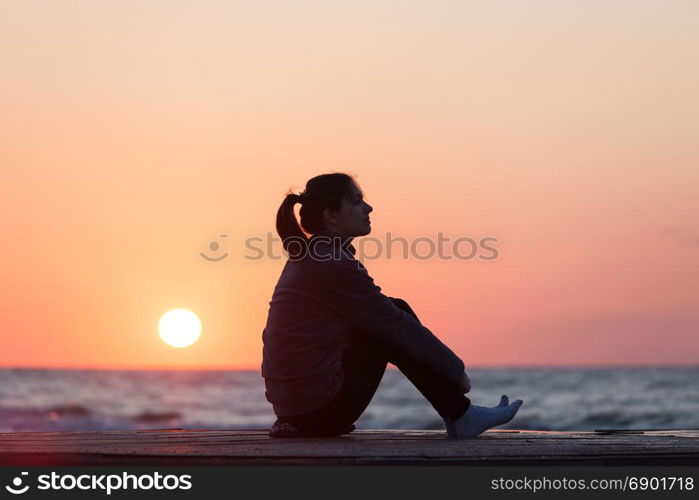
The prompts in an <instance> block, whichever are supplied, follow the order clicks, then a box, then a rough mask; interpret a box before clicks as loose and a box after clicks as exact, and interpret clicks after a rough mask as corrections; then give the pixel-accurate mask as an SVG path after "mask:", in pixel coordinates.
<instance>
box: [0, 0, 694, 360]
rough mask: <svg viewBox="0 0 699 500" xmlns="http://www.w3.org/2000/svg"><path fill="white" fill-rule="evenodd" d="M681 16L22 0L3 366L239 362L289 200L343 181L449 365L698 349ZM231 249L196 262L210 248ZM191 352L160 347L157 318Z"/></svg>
mask: <svg viewBox="0 0 699 500" xmlns="http://www.w3.org/2000/svg"><path fill="white" fill-rule="evenodd" d="M698 20H699V7H698V6H697V4H696V3H695V2H690V1H669V2H668V1H655V2H643V3H639V2H633V1H630V0H629V1H622V2H613V5H610V4H609V2H601V1H600V2H597V1H593V2H557V1H531V2H497V4H494V3H493V2H429V3H425V2H388V1H372V2H308V3H305V4H304V6H298V5H297V2H274V3H255V2H240V3H239V4H237V5H236V4H234V3H233V2H223V1H220V2H212V1H202V2H196V3H194V2H182V1H174V2H173V1H168V2H165V1H160V2H157V1H153V2H147V3H143V2H124V1H120V2H91V1H76V2H70V3H64V2H55V3H52V2H38V1H28V0H26V1H23V2H15V3H12V4H8V5H6V6H4V7H3V16H2V19H0V38H1V39H2V43H0V62H1V63H2V68H3V71H2V76H1V77H0V109H1V110H2V112H1V113H0V161H1V163H0V164H1V165H2V179H1V181H2V182H0V207H1V208H2V213H3V217H2V219H0V230H1V231H2V235H3V236H4V244H3V245H2V246H1V247H0V263H1V264H0V265H1V266H2V270H1V272H0V276H1V280H2V281H0V317H1V318H2V328H3V330H2V331H3V345H2V349H0V366H36V367H49V366H51V367H104V368H163V367H166V368H258V367H259V363H260V360H261V347H262V344H261V331H262V328H263V326H264V322H265V319H266V314H267V308H268V302H269V300H270V298H271V294H272V289H273V287H274V285H275V283H276V280H277V278H278V276H279V273H280V271H281V268H282V266H283V261H282V260H276V261H273V260H269V259H264V260H261V261H250V260H246V259H245V258H244V257H243V256H244V254H245V249H244V247H243V241H244V240H245V238H248V237H251V236H264V235H265V234H266V233H267V232H268V231H273V230H274V216H275V213H276V210H277V207H278V206H279V203H280V202H281V200H282V197H283V195H284V193H285V192H286V191H287V190H288V189H289V188H290V187H293V188H296V189H299V188H302V186H303V184H304V183H305V181H306V180H307V179H308V178H310V177H312V176H314V175H317V174H320V173H324V172H329V171H347V172H349V173H352V174H355V175H356V176H357V180H358V182H359V183H360V185H361V186H362V188H363V189H364V191H365V193H366V195H367V198H368V201H369V203H371V204H372V205H373V207H374V213H373V214H372V227H373V233H372V236H375V237H378V238H383V237H384V236H383V235H384V234H385V233H386V232H388V231H390V232H391V233H392V234H393V235H394V236H402V237H405V238H416V237H419V236H427V237H430V236H431V237H435V238H436V235H437V233H438V232H442V233H444V234H446V235H447V236H449V237H451V238H452V239H453V238H457V237H460V236H470V237H474V238H479V237H483V236H493V237H496V238H498V244H497V247H498V249H499V252H500V256H499V258H498V259H497V260H495V261H479V260H477V259H475V260H470V261H457V260H451V261H441V260H437V259H433V260H429V261H418V260H415V259H412V260H408V261H403V260H401V259H393V260H386V259H378V260H373V261H368V262H366V265H367V268H368V269H369V272H370V273H371V274H372V276H373V277H374V279H375V280H376V283H377V284H378V285H379V286H381V287H382V289H383V290H384V292H385V293H386V294H387V295H391V296H397V297H402V298H404V299H405V300H407V301H408V302H409V303H410V304H411V305H412V306H413V308H414V309H415V310H416V312H417V314H418V315H419V316H420V318H421V320H422V321H423V323H424V324H425V325H426V326H427V327H428V328H430V329H431V330H432V331H433V332H434V333H435V334H436V335H438V336H439V337H440V338H442V339H443V340H444V341H445V342H446V343H447V344H448V345H449V346H451V347H452V348H453V349H454V350H455V351H456V352H457V353H458V354H459V355H460V356H461V357H462V358H463V359H464V361H465V363H466V365H467V366H480V365H542V364H543V365H551V364H554V365H588V364H612V365H613V364H695V363H696V362H697V359H699V340H698V338H697V333H699V331H698V327H699V267H698V263H699V258H698V257H699V220H698V216H697V214H699V201H697V200H698V199H699V198H698V197H697V196H696V190H697V188H698V187H699V171H698V170H697V164H698V162H697V160H698V159H699V141H697V137H698V136H699V135H698V134H699V69H698V68H697V65H696V64H695V62H694V61H695V59H696V54H697V52H699V30H697V29H696V26H697V21H698ZM221 233H227V234H229V235H230V237H229V238H227V239H226V240H225V241H222V244H223V249H222V251H223V250H225V251H228V252H229V253H230V256H229V257H228V258H226V259H225V260H223V261H221V262H219V263H210V262H206V261H205V260H203V259H202V258H201V257H200V256H199V252H200V251H206V250H207V245H208V243H209V242H210V241H212V240H214V239H215V238H216V236H217V235H219V234H221ZM177 307H184V308H187V309H190V310H192V311H194V312H195V313H196V314H197V315H198V316H199V317H200V319H201V322H202V336H201V338H200V340H199V341H198V342H197V343H196V344H194V345H193V346H191V347H188V348H185V349H174V348H172V347H169V346H168V345H166V344H165V343H163V342H162V340H161V339H160V338H159V336H158V331H157V323H158V320H159V319H160V317H161V316H162V314H164V313H165V312H167V311H168V310H170V309H173V308H177Z"/></svg>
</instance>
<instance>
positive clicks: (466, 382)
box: [459, 372, 471, 394]
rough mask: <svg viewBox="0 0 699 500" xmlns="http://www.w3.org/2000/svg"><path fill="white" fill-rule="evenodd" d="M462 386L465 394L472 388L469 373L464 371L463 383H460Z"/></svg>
mask: <svg viewBox="0 0 699 500" xmlns="http://www.w3.org/2000/svg"><path fill="white" fill-rule="evenodd" d="M459 385H460V387H461V390H462V391H464V394H466V393H468V392H469V391H470V390H471V379H469V378H468V374H467V373H466V372H464V376H463V378H462V379H461V383H460V384H459Z"/></svg>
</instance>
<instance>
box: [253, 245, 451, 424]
mask: <svg viewBox="0 0 699 500" xmlns="http://www.w3.org/2000/svg"><path fill="white" fill-rule="evenodd" d="M349 241H350V240H345V241H344V242H342V241H340V240H338V239H337V238H333V239H331V237H329V235H327V234H319V235H314V236H313V237H311V239H310V241H309V245H308V252H307V253H306V255H305V257H303V258H301V259H297V260H294V259H289V260H287V262H286V264H285V265H284V270H283V271H282V274H281V277H280V278H279V281H278V283H277V285H276V287H275V288H274V293H273V295H272V300H271V301H270V303H269V305H270V307H269V314H268V317H267V324H266V325H265V328H264V331H263V332H262V341H263V344H264V347H263V350H262V376H263V377H264V378H265V388H266V391H265V396H266V398H267V400H268V401H269V402H270V403H272V406H273V408H274V412H275V413H276V414H277V416H292V415H299V414H302V413H307V412H310V411H313V410H316V409H318V408H320V407H321V406H323V405H325V404H327V403H329V402H330V401H331V400H332V399H333V398H334V397H335V395H337V393H338V391H339V390H340V387H341V385H342V381H343V379H342V364H341V361H342V353H343V350H344V349H345V348H346V347H347V346H348V345H349V344H350V342H351V341H352V337H353V335H357V334H369V335H372V336H374V337H375V338H376V339H378V340H380V341H383V342H385V343H387V344H390V345H392V346H395V347H397V348H398V349H400V350H402V351H403V352H405V353H406V354H408V355H410V356H412V357H413V358H415V359H417V360H419V361H421V362H422V363H424V364H425V365H427V366H429V367H432V368H433V369H435V370H436V371H438V372H439V373H441V374H442V375H444V376H445V377H446V378H447V379H448V380H450V381H452V382H454V383H460V381H461V379H462V377H463V373H464V364H463V362H462V361H461V359H459V357H458V356H457V355H456V354H454V353H453V352H452V351H451V350H450V349H449V348H448V347H447V346H446V345H444V344H443V343H442V342H441V341H440V340H439V339H438V338H437V337H435V336H434V334H433V333H432V332H431V331H430V330H428V329H427V328H425V327H424V326H423V325H421V324H420V323H419V322H417V321H416V320H415V319H413V318H412V316H410V315H409V314H407V313H406V312H404V311H402V310H401V309H399V308H398V307H396V306H395V304H394V303H393V302H392V301H391V300H390V299H389V298H388V297H387V296H386V295H384V294H383V293H381V288H380V287H379V286H377V285H376V284H374V280H373V279H372V278H371V277H370V276H369V274H368V272H367V270H366V268H364V266H363V265H362V264H361V263H360V262H359V261H357V260H356V259H355V257H354V254H355V248H354V246H352V244H351V243H350V242H349ZM362 332H364V333H362Z"/></svg>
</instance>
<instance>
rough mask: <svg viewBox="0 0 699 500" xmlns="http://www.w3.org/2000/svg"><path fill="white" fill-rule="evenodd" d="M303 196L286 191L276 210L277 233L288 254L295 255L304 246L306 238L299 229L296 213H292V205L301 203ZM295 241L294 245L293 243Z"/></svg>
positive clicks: (301, 250)
mask: <svg viewBox="0 0 699 500" xmlns="http://www.w3.org/2000/svg"><path fill="white" fill-rule="evenodd" d="M302 200H303V197H302V196H301V195H298V194H295V193H287V195H286V198H284V201H282V204H281V206H280V207H279V210H277V233H279V237H280V238H281V239H282V246H283V247H284V250H286V251H287V253H288V254H289V256H291V257H295V256H297V254H299V253H300V252H303V250H304V249H305V248H306V243H308V238H307V237H306V235H305V233H304V232H303V231H302V230H301V226H299V223H298V221H297V220H296V215H295V214H294V205H296V204H297V203H301V202H302ZM294 242H296V244H295V245H294V244H293V243H294Z"/></svg>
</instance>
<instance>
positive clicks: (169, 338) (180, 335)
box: [158, 309, 201, 347]
mask: <svg viewBox="0 0 699 500" xmlns="http://www.w3.org/2000/svg"><path fill="white" fill-rule="evenodd" d="M158 331H159V332H160V337H161V338H162V339H163V341H164V342H165V343H166V344H168V345H171V346H172V347H188V346H190V345H192V344H193V343H195V342H196V341H197V340H198V339H199V335H200V334H201V321H199V318H198V317H197V315H196V314H194V313H193V312H192V311H189V310H187V309H173V310H172V311H168V312H166V313H165V314H163V317H162V318H160V322H158Z"/></svg>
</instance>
